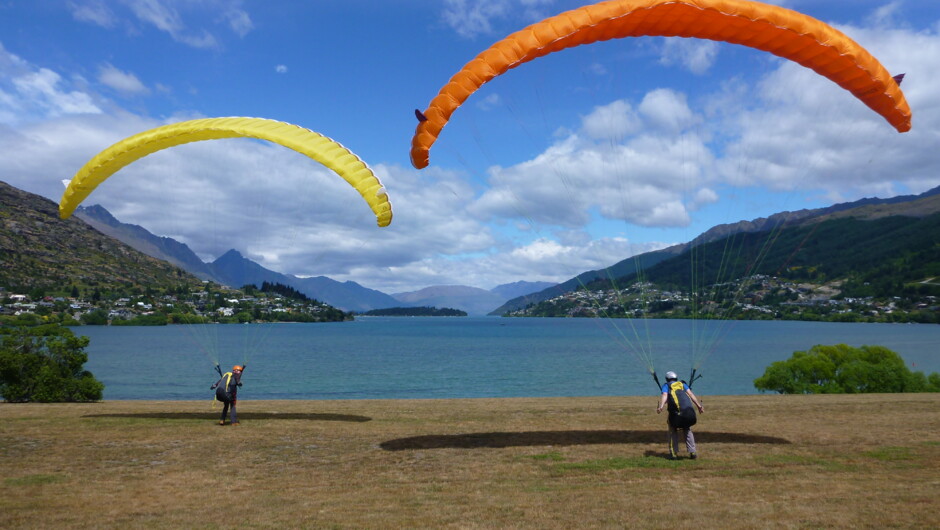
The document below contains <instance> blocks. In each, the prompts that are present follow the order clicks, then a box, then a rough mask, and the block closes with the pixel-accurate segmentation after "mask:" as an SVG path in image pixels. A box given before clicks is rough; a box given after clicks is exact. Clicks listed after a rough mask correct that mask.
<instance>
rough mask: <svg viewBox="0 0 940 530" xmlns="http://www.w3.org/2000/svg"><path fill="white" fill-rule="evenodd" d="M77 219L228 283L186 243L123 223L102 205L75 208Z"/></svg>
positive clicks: (192, 271)
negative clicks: (216, 274)
mask: <svg viewBox="0 0 940 530" xmlns="http://www.w3.org/2000/svg"><path fill="white" fill-rule="evenodd" d="M75 216H76V217H78V218H79V219H81V220H82V221H85V222H86V223H88V224H89V225H91V226H92V227H94V228H95V229H96V230H98V231H99V232H101V233H102V234H105V235H108V236H111V237H113V238H114V239H117V240H118V241H120V242H122V243H124V244H125V245H128V246H130V247H132V248H134V249H136V250H138V251H140V252H143V253H144V254H147V255H148V256H151V257H154V258H157V259H162V260H163V261H166V262H169V263H172V264H173V265H176V266H177V267H179V268H181V269H183V270H185V271H187V272H189V273H190V274H192V275H194V276H196V277H198V278H200V279H203V280H212V281H214V282H216V283H225V282H223V281H221V280H220V279H219V278H216V277H215V275H214V274H213V272H212V270H211V268H210V267H209V266H208V265H207V264H206V263H205V262H204V261H202V260H201V259H199V257H198V256H196V253H195V252H193V251H192V250H191V249H190V248H189V247H188V246H187V245H186V244H185V243H180V242H179V241H177V240H175V239H173V238H169V237H161V236H156V235H154V234H152V233H150V232H149V231H147V229H146V228H143V227H142V226H139V225H133V224H128V223H122V222H121V221H118V220H117V219H116V218H115V217H114V216H113V215H111V212H109V211H108V210H106V209H104V207H102V206H100V205H97V204H96V205H94V206H79V207H78V208H76V209H75ZM238 287H241V286H240V285H239V286H238Z"/></svg>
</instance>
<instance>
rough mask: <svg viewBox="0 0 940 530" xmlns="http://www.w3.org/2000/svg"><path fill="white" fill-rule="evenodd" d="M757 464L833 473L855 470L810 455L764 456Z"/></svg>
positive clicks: (848, 465) (838, 462) (839, 462)
mask: <svg viewBox="0 0 940 530" xmlns="http://www.w3.org/2000/svg"><path fill="white" fill-rule="evenodd" d="M757 462H758V463H759V464H762V465H765V466H771V467H791V466H811V467H816V468H820V469H823V470H825V471H833V472H843V471H854V470H855V469H856V467H855V466H853V465H850V464H848V463H846V462H845V461H843V460H840V459H838V458H821V457H819V456H812V455H794V454H780V455H766V456H762V457H759V458H757Z"/></svg>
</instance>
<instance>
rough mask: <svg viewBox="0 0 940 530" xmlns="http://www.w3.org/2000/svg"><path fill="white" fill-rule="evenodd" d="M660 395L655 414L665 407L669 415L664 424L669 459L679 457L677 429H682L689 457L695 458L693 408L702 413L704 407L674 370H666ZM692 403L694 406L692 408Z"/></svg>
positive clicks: (694, 419)
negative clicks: (666, 426) (666, 432)
mask: <svg viewBox="0 0 940 530" xmlns="http://www.w3.org/2000/svg"><path fill="white" fill-rule="evenodd" d="M662 391H663V393H662V396H661V397H660V399H659V406H658V407H656V414H659V413H660V412H662V411H663V407H667V405H668V411H669V417H668V418H667V420H666V424H667V425H668V426H669V459H670V460H675V459H677V458H679V431H680V430H682V431H683V434H684V435H685V448H686V449H688V451H689V458H692V459H695V458H696V457H697V454H696V452H695V435H693V434H692V426H693V425H695V422H696V421H697V420H696V417H695V408H698V411H699V412H702V413H704V412H705V409H704V408H703V407H702V404H701V402H699V400H698V398H697V397H695V394H693V393H692V389H691V388H689V385H687V384H686V383H685V381H679V377H678V376H677V375H676V373H675V372H666V384H664V385H663V387H662ZM693 405H694V407H695V408H693Z"/></svg>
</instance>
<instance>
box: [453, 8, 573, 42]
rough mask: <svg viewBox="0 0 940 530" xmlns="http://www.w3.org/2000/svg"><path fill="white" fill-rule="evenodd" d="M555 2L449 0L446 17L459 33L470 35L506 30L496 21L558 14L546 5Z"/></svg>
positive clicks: (533, 19)
mask: <svg viewBox="0 0 940 530" xmlns="http://www.w3.org/2000/svg"><path fill="white" fill-rule="evenodd" d="M553 3H554V0H445V1H444V8H443V12H442V18H443V20H444V23H445V24H447V25H448V26H450V27H451V28H452V29H453V30H454V31H455V32H456V33H457V35H459V36H461V37H464V38H468V39H469V38H474V37H477V36H480V35H492V34H493V33H494V32H496V31H502V29H497V28H495V27H494V23H495V22H505V21H506V19H510V20H512V21H519V20H521V21H522V22H523V23H525V24H529V23H532V22H537V21H539V20H541V19H543V18H546V17H548V16H551V15H553V14H555V13H553V12H549V11H547V10H546V9H544V8H545V7H548V6H551V5H552V4H553ZM508 27H514V26H512V25H510V26H508Z"/></svg>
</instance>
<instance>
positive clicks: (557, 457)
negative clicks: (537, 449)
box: [526, 451, 565, 462]
mask: <svg viewBox="0 0 940 530" xmlns="http://www.w3.org/2000/svg"><path fill="white" fill-rule="evenodd" d="M526 458H529V459H532V460H549V461H552V462H561V461H562V460H564V459H565V457H564V456H562V454H561V453H559V452H558V451H552V452H551V453H543V454H538V455H529V456H527V457H526Z"/></svg>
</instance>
